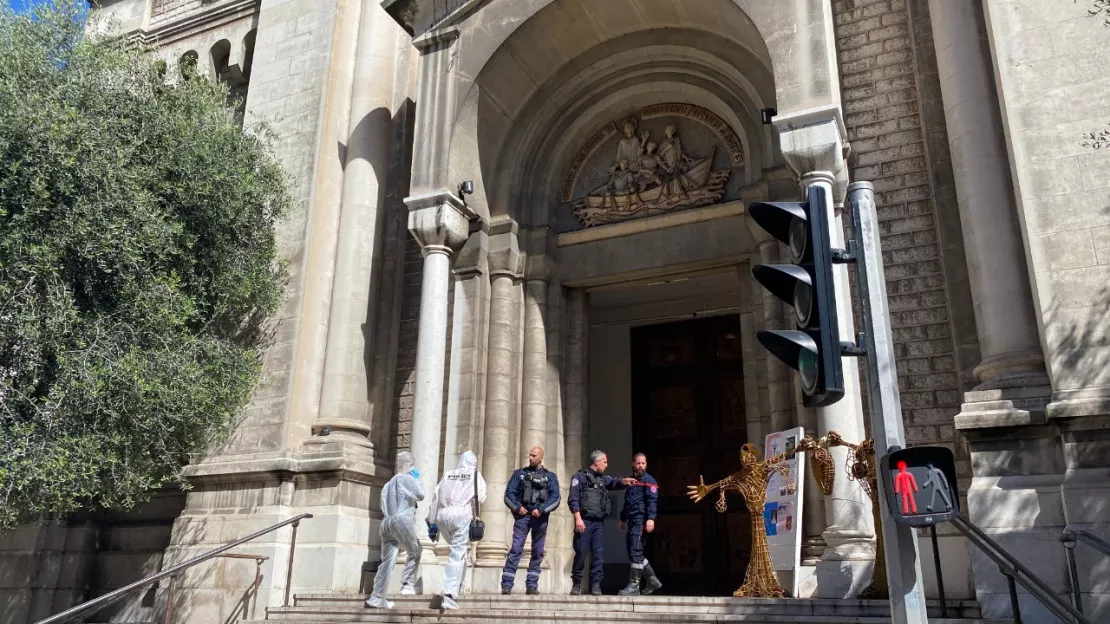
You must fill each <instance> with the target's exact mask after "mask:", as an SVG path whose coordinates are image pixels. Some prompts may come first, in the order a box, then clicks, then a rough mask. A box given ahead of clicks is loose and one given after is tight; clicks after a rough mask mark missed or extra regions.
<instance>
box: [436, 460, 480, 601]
mask: <svg viewBox="0 0 1110 624" xmlns="http://www.w3.org/2000/svg"><path fill="white" fill-rule="evenodd" d="M475 475H477V477H478V502H479V503H482V502H485V500H486V480H485V479H483V478H482V475H481V473H479V472H478V458H477V456H475V455H474V453H472V452H470V451H467V452H465V453H463V454H462V457H460V458H459V465H458V467H457V468H455V469H454V470H450V471H448V472H447V474H445V475H443V480H442V481H440V482H439V485H438V486H436V490H435V492H434V493H433V494H432V503H431V509H430V510H429V511H428V521H429V522H432V523H434V524H436V525H438V526H439V532H440V535H442V536H443V539H444V541H446V542H447V544H448V545H449V546H450V547H451V551H450V553H448V555H447V566H446V567H445V568H444V571H443V593H444V594H445V595H447V596H452V597H455V596H458V595H459V589H460V588H461V587H462V581H463V574H464V573H465V572H466V550H467V544H468V543H469V541H470V520H471V519H472V518H473V517H474V510H473V508H472V504H471V501H472V500H473V499H474V481H473V479H474V476H475Z"/></svg>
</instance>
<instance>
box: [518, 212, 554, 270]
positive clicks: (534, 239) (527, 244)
mask: <svg viewBox="0 0 1110 624" xmlns="http://www.w3.org/2000/svg"><path fill="white" fill-rule="evenodd" d="M521 238H523V239H524V253H525V261H524V279H525V280H527V281H540V282H547V281H549V280H550V279H551V275H552V273H554V271H555V262H556V258H557V254H558V252H559V244H558V239H557V238H556V235H555V232H554V230H552V229H551V228H550V227H547V226H546V225H545V226H541V227H534V228H530V229H527V230H525V231H524V232H523V234H522V236H521Z"/></svg>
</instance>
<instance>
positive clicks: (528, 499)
mask: <svg viewBox="0 0 1110 624" xmlns="http://www.w3.org/2000/svg"><path fill="white" fill-rule="evenodd" d="M521 484H522V486H523V487H522V493H521V497H520V504H521V505H522V506H524V507H525V508H531V507H539V506H541V505H543V504H544V503H546V502H547V471H546V470H545V471H543V472H542V473H541V472H540V471H539V470H525V471H524V478H523V479H522V480H521Z"/></svg>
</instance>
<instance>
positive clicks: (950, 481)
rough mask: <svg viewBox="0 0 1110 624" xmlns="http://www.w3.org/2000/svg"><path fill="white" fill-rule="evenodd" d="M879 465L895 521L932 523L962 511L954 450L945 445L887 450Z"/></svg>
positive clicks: (950, 517) (912, 524)
mask: <svg viewBox="0 0 1110 624" xmlns="http://www.w3.org/2000/svg"><path fill="white" fill-rule="evenodd" d="M879 465H880V470H879V473H880V476H881V477H882V479H883V490H884V492H885V493H886V498H887V502H888V503H889V504H890V511H891V514H892V515H893V516H894V521H895V522H897V523H899V524H908V525H911V526H929V525H933V524H938V523H941V522H948V521H949V520H952V519H953V518H955V517H956V516H958V515H960V495H959V490H958V488H957V485H956V462H955V460H954V459H953V457H952V451H950V450H948V449H947V448H945V447H943V446H917V447H914V448H908V449H902V450H899V451H894V452H893V453H888V454H887V455H885V456H884V457H883V458H882V460H881V461H880V463H879Z"/></svg>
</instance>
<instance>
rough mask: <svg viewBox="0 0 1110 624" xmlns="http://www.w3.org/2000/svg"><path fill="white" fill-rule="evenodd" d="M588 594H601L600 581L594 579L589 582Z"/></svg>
mask: <svg viewBox="0 0 1110 624" xmlns="http://www.w3.org/2000/svg"><path fill="white" fill-rule="evenodd" d="M590 594H592V595H594V596H600V595H601V583H598V582H597V581H594V582H592V583H590Z"/></svg>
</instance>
